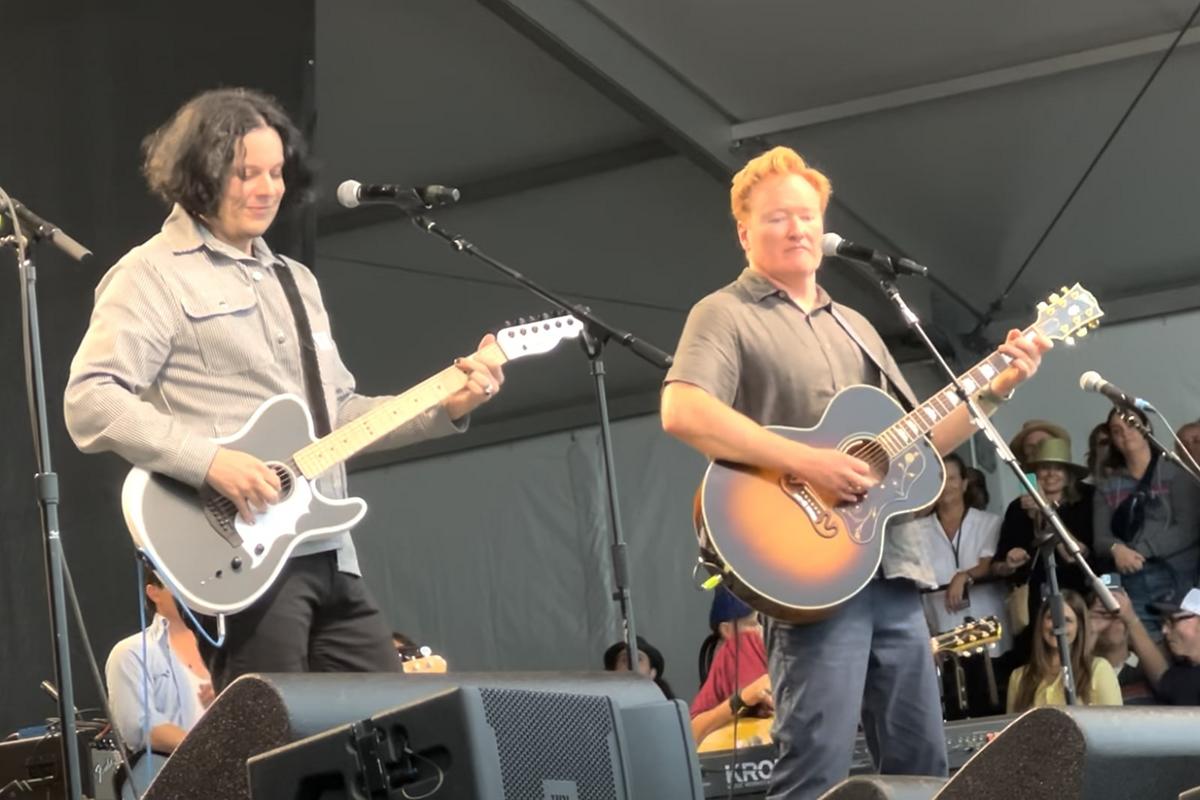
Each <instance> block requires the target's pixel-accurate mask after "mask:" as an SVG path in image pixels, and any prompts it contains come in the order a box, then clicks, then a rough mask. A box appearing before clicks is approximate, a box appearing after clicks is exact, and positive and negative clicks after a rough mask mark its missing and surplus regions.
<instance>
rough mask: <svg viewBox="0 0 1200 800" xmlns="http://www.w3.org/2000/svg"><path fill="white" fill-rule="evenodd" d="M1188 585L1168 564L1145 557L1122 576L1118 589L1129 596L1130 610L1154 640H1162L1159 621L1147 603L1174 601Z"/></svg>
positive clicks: (1160, 621) (1160, 622)
mask: <svg viewBox="0 0 1200 800" xmlns="http://www.w3.org/2000/svg"><path fill="white" fill-rule="evenodd" d="M1190 586H1191V584H1190V583H1188V582H1184V581H1182V580H1181V579H1180V576H1179V575H1178V574H1177V573H1176V572H1175V570H1173V569H1172V568H1171V566H1170V565H1169V564H1167V563H1166V562H1165V561H1160V560H1158V559H1151V558H1148V559H1146V563H1145V564H1144V565H1143V566H1142V568H1141V569H1140V570H1138V571H1137V572H1135V573H1133V574H1132V575H1122V576H1121V588H1123V589H1124V590H1125V594H1127V595H1129V603H1130V605H1132V606H1133V612H1134V613H1135V614H1137V616H1138V619H1140V620H1141V621H1142V624H1143V625H1145V626H1146V631H1147V632H1149V634H1150V636H1151V637H1152V638H1153V639H1154V640H1155V641H1161V640H1162V620H1161V619H1160V618H1159V616H1158V615H1157V614H1155V613H1154V612H1153V611H1151V610H1150V609H1148V608H1146V604H1147V603H1159V602H1166V603H1170V602H1174V601H1177V600H1178V599H1179V597H1180V595H1181V594H1182V593H1183V592H1185V591H1187V589H1188V588H1189V587H1190Z"/></svg>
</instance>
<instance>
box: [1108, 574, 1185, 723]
mask: <svg viewBox="0 0 1200 800" xmlns="http://www.w3.org/2000/svg"><path fill="white" fill-rule="evenodd" d="M1113 594H1114V596H1115V597H1116V598H1117V600H1118V601H1119V602H1120V603H1121V610H1120V616H1121V619H1123V620H1124V621H1125V624H1126V625H1127V626H1128V627H1129V641H1130V644H1131V645H1132V646H1133V650H1134V652H1135V653H1137V655H1138V658H1139V659H1140V660H1141V665H1142V671H1143V672H1145V674H1146V679H1147V680H1148V681H1150V685H1151V686H1152V687H1154V694H1155V696H1156V697H1158V699H1159V700H1160V701H1161V702H1163V703H1166V704H1168V705H1173V706H1197V705H1200V589H1195V588H1193V589H1189V590H1188V591H1187V593H1186V594H1184V595H1183V598H1182V599H1181V600H1179V601H1178V602H1171V603H1154V604H1153V606H1152V607H1151V610H1152V611H1154V612H1155V613H1156V614H1158V615H1159V616H1160V618H1161V620H1162V623H1161V625H1162V635H1163V639H1164V640H1165V641H1166V643H1167V648H1168V650H1169V651H1170V653H1171V655H1172V656H1173V657H1174V658H1175V659H1177V662H1176V663H1172V662H1171V660H1169V659H1168V658H1167V657H1166V656H1165V655H1164V654H1163V652H1162V650H1160V649H1159V647H1158V644H1157V643H1155V641H1154V640H1153V639H1152V638H1151V637H1150V634H1149V632H1148V631H1147V630H1146V627H1145V625H1143V624H1142V621H1141V619H1140V617H1139V616H1138V614H1137V613H1135V611H1134V608H1133V605H1132V602H1131V600H1132V598H1130V597H1129V596H1128V595H1126V594H1124V593H1121V592H1114V593H1113Z"/></svg>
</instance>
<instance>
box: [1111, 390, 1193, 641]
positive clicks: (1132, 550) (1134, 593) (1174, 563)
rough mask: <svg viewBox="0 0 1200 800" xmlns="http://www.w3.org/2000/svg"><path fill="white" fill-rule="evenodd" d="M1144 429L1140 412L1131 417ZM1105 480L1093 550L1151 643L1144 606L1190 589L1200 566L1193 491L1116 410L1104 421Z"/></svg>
mask: <svg viewBox="0 0 1200 800" xmlns="http://www.w3.org/2000/svg"><path fill="white" fill-rule="evenodd" d="M1133 413H1135V414H1136V415H1137V417H1138V418H1139V419H1140V420H1141V423H1142V424H1143V425H1146V426H1148V425H1149V421H1148V420H1147V419H1146V416H1145V415H1144V414H1142V413H1141V412H1140V411H1136V412H1133ZM1108 426H1109V431H1110V435H1111V437H1112V445H1113V446H1112V449H1111V450H1110V452H1109V461H1108V464H1109V466H1110V467H1111V468H1112V472H1111V474H1110V475H1109V476H1108V477H1107V478H1105V479H1104V480H1103V481H1102V482H1101V483H1100V485H1099V487H1098V489H1097V493H1096V499H1095V502H1094V506H1093V507H1094V518H1095V523H1094V524H1095V535H1096V536H1095V538H1096V549H1097V551H1098V552H1100V553H1106V554H1109V555H1111V557H1112V559H1113V562H1114V563H1115V565H1116V569H1117V571H1118V572H1120V573H1121V585H1122V587H1123V588H1124V589H1125V592H1126V593H1127V594H1128V595H1129V599H1130V602H1131V603H1132V605H1133V609H1134V612H1135V613H1137V615H1138V616H1139V617H1141V619H1142V624H1143V625H1144V626H1145V627H1146V628H1147V629H1149V630H1150V631H1152V633H1151V635H1152V636H1156V635H1157V631H1158V625H1157V624H1156V623H1157V620H1156V619H1155V617H1154V615H1153V614H1152V613H1151V612H1150V611H1149V610H1148V604H1149V603H1153V602H1156V601H1167V602H1169V601H1170V600H1171V599H1172V598H1175V597H1179V596H1181V595H1182V594H1183V592H1185V591H1186V590H1187V589H1189V588H1191V587H1192V586H1194V585H1195V584H1196V572H1197V568H1198V567H1200V487H1197V485H1196V484H1195V483H1194V482H1193V481H1192V480H1191V478H1190V477H1189V476H1188V475H1187V474H1185V473H1184V472H1183V471H1182V470H1180V469H1179V468H1178V467H1176V466H1175V465H1174V464H1171V463H1170V462H1168V461H1166V460H1165V459H1160V458H1159V457H1158V454H1157V453H1155V452H1154V451H1153V450H1152V448H1151V447H1150V444H1149V442H1148V441H1147V440H1146V437H1145V435H1143V434H1142V433H1141V432H1140V431H1139V430H1137V429H1136V428H1134V427H1132V426H1130V425H1129V423H1127V422H1126V421H1125V419H1124V418H1123V417H1122V415H1121V414H1120V413H1118V410H1117V409H1113V411H1112V412H1111V413H1110V414H1109V417H1108Z"/></svg>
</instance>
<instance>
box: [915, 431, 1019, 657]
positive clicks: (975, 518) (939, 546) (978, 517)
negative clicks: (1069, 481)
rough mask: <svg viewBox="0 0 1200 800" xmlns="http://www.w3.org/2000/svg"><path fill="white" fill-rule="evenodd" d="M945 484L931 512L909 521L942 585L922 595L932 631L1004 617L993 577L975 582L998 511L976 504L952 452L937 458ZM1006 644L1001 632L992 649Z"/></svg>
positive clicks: (993, 539) (994, 535) (993, 538)
mask: <svg viewBox="0 0 1200 800" xmlns="http://www.w3.org/2000/svg"><path fill="white" fill-rule="evenodd" d="M942 463H943V464H944V465H945V468H946V484H945V486H944V487H943V488H942V493H941V495H940V496H939V497H938V499H937V503H936V504H934V506H933V513H931V514H929V515H928V516H926V517H922V518H920V519H918V520H917V521H915V522H914V523H913V524H915V525H917V526H918V527H919V528H920V531H921V541H922V544H923V545H924V546H925V548H926V552H927V555H928V559H929V564H930V565H931V566H932V567H933V573H934V576H935V579H936V580H937V582H938V585H939V586H945V587H946V588H945V589H944V590H943V591H939V592H929V593H926V594H924V595H923V599H924V603H925V616H926V618H927V619H928V620H929V626H930V629H931V631H932V632H933V633H939V632H941V631H948V630H950V629H951V628H953V627H955V626H957V625H961V624H963V623H964V622H966V620H967V617H968V616H970V617H974V618H976V619H982V618H984V617H990V616H994V617H997V618H1000V619H1003V618H1004V592H1003V589H1002V588H1001V585H1000V584H999V583H984V584H980V585H979V586H976V585H975V582H976V581H978V580H982V579H984V578H986V577H987V576H988V572H989V568H990V566H991V563H992V555H993V554H994V553H995V552H996V545H997V543H998V542H999V541H1000V517H999V516H997V515H996V514H993V513H991V512H990V511H985V510H984V509H983V508H981V507H979V506H977V505H976V504H975V503H977V502H978V500H979V499H980V498H979V494H978V491H977V490H975V489H973V488H972V486H971V484H970V483H968V482H967V480H966V464H965V463H964V462H963V460H962V459H961V458H960V457H959V456H958V454H957V453H949V454H948V455H946V456H945V457H943V459H942ZM1011 644H1012V639H1011V637H1009V636H1008V634H1007V631H1005V637H1004V639H1002V640H1001V643H1000V645H999V647H998V649H997V654H999V653H1003V652H1004V651H1005V650H1007V649H1008V648H1009V646H1010V645H1011Z"/></svg>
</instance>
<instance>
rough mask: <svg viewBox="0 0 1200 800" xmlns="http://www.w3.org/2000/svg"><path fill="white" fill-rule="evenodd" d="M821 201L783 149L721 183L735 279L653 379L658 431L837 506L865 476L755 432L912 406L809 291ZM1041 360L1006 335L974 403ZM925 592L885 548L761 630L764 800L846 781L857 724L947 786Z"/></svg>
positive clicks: (906, 563) (840, 459)
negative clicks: (839, 587) (771, 753)
mask: <svg viewBox="0 0 1200 800" xmlns="http://www.w3.org/2000/svg"><path fill="white" fill-rule="evenodd" d="M829 195H830V183H829V180H828V179H827V178H826V177H825V176H824V175H822V174H821V173H820V172H818V171H816V170H815V169H812V168H811V167H809V166H808V165H807V164H806V163H805V162H804V159H803V158H801V157H800V156H799V155H798V154H797V153H796V152H795V151H793V150H790V149H789V148H786V147H776V148H774V149H772V150H770V151H768V152H766V153H763V154H762V155H760V156H758V157H756V158H754V159H753V160H751V161H750V162H749V163H748V164H747V165H746V166H745V168H744V169H742V170H741V171H740V172H739V173H738V174H737V175H735V176H734V178H733V186H732V189H731V205H732V210H733V216H734V220H735V221H736V224H737V236H738V241H739V242H740V244H741V246H742V249H743V250H744V251H745V253H746V261H747V266H746V268H745V269H744V270H743V271H742V273H741V275H739V276H738V278H737V280H736V281H734V282H733V283H731V284H729V285H728V286H725V287H724V288H722V289H719V290H717V291H716V292H713V293H712V294H710V295H709V296H707V297H705V298H704V299H702V300H701V301H700V302H699V303H697V304H696V306H695V307H694V308H693V309H692V311H691V313H690V314H689V316H688V320H687V323H686V325H685V326H684V330H683V334H682V336H681V337H680V340H679V346H678V349H677V351H676V354H675V364H674V366H673V367H672V368H671V371H670V372H669V373H668V374H667V378H666V381H665V386H664V389H663V395H662V420H663V428H664V429H665V430H666V431H667V432H668V433H670V434H672V435H674V436H676V437H678V438H679V439H682V440H683V441H684V442H686V443H687V444H689V445H691V446H692V447H694V448H695V449H697V450H699V451H700V452H702V453H704V454H705V455H707V456H708V457H709V458H713V459H723V460H728V461H735V462H739V463H743V464H749V465H754V466H758V467H762V468H765V469H770V470H773V471H776V472H781V473H784V474H787V475H791V476H793V477H795V478H797V479H799V480H802V481H804V482H806V483H808V484H809V485H810V486H812V487H814V488H815V489H817V490H818V491H819V492H820V493H821V494H822V495H825V496H829V497H836V498H839V499H840V500H841V501H844V502H850V501H854V500H856V499H857V498H859V497H861V496H862V495H863V494H864V493H865V492H866V490H867V489H868V488H869V487H870V486H871V484H872V482H873V478H872V477H871V471H870V469H869V468H868V466H867V465H866V464H865V463H863V462H862V461H860V460H858V459H856V458H854V457H852V456H850V455H848V454H846V453H843V452H841V451H839V450H836V449H821V448H814V447H809V446H807V445H804V444H801V443H798V442H794V441H792V440H790V439H788V438H785V437H782V436H779V435H777V434H775V433H772V432H771V431H769V430H766V429H765V428H764V427H763V426H764V425H788V426H793V427H812V426H813V425H815V424H816V423H817V422H818V421H819V420H820V418H821V415H822V413H823V412H824V411H825V408H826V406H828V405H829V402H830V400H831V399H832V398H833V396H834V395H835V394H836V393H837V392H838V391H840V390H841V389H844V388H846V387H848V386H851V385H856V384H868V385H873V386H877V387H880V388H883V389H885V390H887V391H889V392H891V393H892V394H893V395H898V396H904V397H909V398H911V394H912V393H911V391H910V390H909V388H908V386H907V384H906V383H905V381H904V378H903V377H902V376H901V375H900V374H899V370H898V369H897V368H896V363H895V361H894V359H893V358H892V356H891V354H890V353H889V352H888V350H887V347H886V346H885V345H884V343H883V340H882V339H881V338H880V336H879V334H878V333H877V332H876V330H875V328H874V327H872V325H871V323H870V322H868V321H867V319H866V317H864V316H862V315H861V314H859V313H857V312H855V311H854V310H853V309H850V308H848V307H846V306H843V305H841V304H839V303H835V302H833V300H832V299H831V298H830V297H829V295H828V294H827V293H826V292H825V290H824V289H822V288H821V287H820V286H819V285H818V283H817V268H818V267H819V266H820V264H821V239H822V236H823V235H824V233H825V209H826V206H827V205H828V202H829ZM852 333H853V334H854V335H852ZM855 337H857V339H859V340H861V341H862V343H863V345H865V347H866V348H868V350H869V351H870V355H868V354H866V353H864V352H863V350H862V349H860V346H859V344H858V343H857V342H856V341H855ZM1049 347H1050V342H1049V341H1047V340H1045V339H1044V338H1041V337H1037V338H1036V339H1027V338H1023V337H1022V336H1021V335H1020V333H1019V332H1018V331H1011V332H1010V333H1009V335H1008V339H1007V341H1006V342H1005V343H1004V344H1003V345H1001V347H1000V349H1001V351H1002V352H1004V353H1005V354H1006V355H1008V356H1009V358H1011V359H1012V363H1011V365H1010V366H1009V367H1008V368H1007V369H1006V370H1005V371H1003V372H1001V373H1000V374H999V375H997V376H996V377H995V378H993V380H992V382H991V384H990V385H989V386H985V387H983V388H982V389H980V390H979V391H978V392H977V395H976V397H977V399H978V400H979V402H980V404H981V405H982V406H983V407H984V408H986V409H988V410H989V411H991V410H994V409H995V408H996V407H997V406H998V405H999V403H1000V402H1002V400H1003V399H1004V398H1005V397H1006V396H1007V395H1008V394H1010V393H1011V392H1012V390H1013V389H1014V388H1015V387H1016V386H1017V384H1019V383H1020V382H1022V381H1024V380H1026V379H1027V378H1029V377H1030V376H1031V375H1033V373H1034V372H1035V371H1036V370H1037V367H1038V364H1039V363H1040V361H1041V354H1042V353H1043V352H1044V351H1045V350H1046V349H1048V348H1049ZM876 362H878V363H879V364H880V365H881V366H882V368H883V372H884V374H880V369H879V368H877V367H876V366H875V364H876ZM971 430H972V427H971V422H970V420H969V418H968V415H967V412H966V408H965V407H960V408H958V409H956V410H955V411H954V412H953V413H951V414H950V415H949V416H948V417H947V418H946V419H944V420H943V421H942V422H941V423H940V424H939V425H938V426H937V427H936V428H934V430H933V432H932V434H931V439H932V442H933V445H934V446H935V447H936V448H937V449H938V451H939V452H942V453H946V452H949V451H950V450H952V449H953V448H954V447H956V446H957V445H958V444H959V443H961V442H962V441H963V440H964V439H966V437H967V436H968V435H969V434H970V433H971ZM933 583H934V581H933V576H932V573H931V571H930V569H929V567H928V565H927V564H926V563H925V561H924V559H923V554H922V549H921V543H920V541H917V540H915V539H914V538H913V537H912V536H905V535H904V534H903V533H900V534H897V535H894V536H893V535H890V534H889V536H888V537H887V539H886V541H885V545H884V553H883V564H882V568H881V570H880V574H879V575H878V576H877V577H876V579H874V580H871V581H870V582H869V583H868V584H867V586H866V587H864V588H863V590H862V591H860V592H859V593H858V594H857V595H855V596H854V597H853V598H851V599H850V600H848V601H847V602H845V603H843V604H842V605H841V606H839V607H838V608H836V609H835V610H834V611H833V612H832V613H831V614H830V616H829V617H827V618H826V619H824V620H822V621H821V622H817V623H812V624H804V625H800V624H791V623H786V622H783V621H780V620H777V619H768V620H767V627H766V647H767V658H768V665H769V674H770V683H771V687H772V691H773V693H774V698H775V700H774V704H775V713H776V723H775V730H774V738H775V741H776V742H777V743H778V745H779V762H778V764H777V765H776V767H775V771H774V773H773V775H772V780H771V788H770V792H769V794H768V797H770V798H775V799H776V800H778V799H779V798H788V800H796V799H797V798H813V797H817V796H818V795H820V794H821V793H822V792H824V791H825V790H826V789H828V788H829V787H830V786H832V785H833V784H835V783H837V782H838V781H839V780H841V779H843V778H844V777H846V775H847V773H848V772H849V768H850V760H851V755H852V752H853V745H854V736H855V730H856V728H857V727H858V724H859V721H860V718H861V721H862V725H863V730H864V732H865V734H866V737H867V741H868V744H869V745H870V747H871V752H872V755H873V756H874V758H875V762H876V764H877V765H878V766H879V768H880V771H881V772H884V773H901V774H923V775H945V774H946V748H945V743H944V742H945V740H944V738H943V735H944V734H943V729H942V720H941V706H940V701H939V697H938V689H937V684H936V679H935V676H934V671H933V660H932V658H931V657H930V654H929V638H928V632H927V630H926V626H925V618H924V614H923V613H922V609H921V601H920V596H919V594H918V591H917V589H918V586H920V585H925V586H932V585H933ZM860 712H861V713H860Z"/></svg>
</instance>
